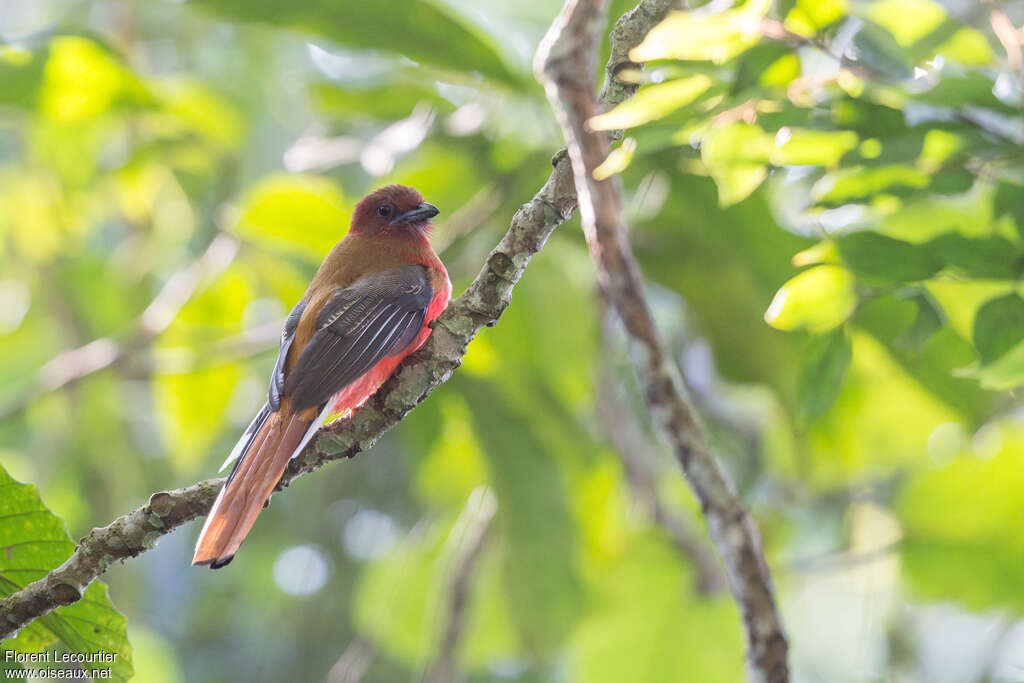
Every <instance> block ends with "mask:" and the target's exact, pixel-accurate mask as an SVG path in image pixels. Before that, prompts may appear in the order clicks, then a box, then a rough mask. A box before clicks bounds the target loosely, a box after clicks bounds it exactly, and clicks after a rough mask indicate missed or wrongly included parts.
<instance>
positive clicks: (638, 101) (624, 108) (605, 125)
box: [589, 74, 714, 130]
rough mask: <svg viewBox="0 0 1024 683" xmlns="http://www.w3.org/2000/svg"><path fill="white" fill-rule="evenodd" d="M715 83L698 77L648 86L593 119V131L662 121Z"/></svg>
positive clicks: (703, 76) (704, 76)
mask: <svg viewBox="0 0 1024 683" xmlns="http://www.w3.org/2000/svg"><path fill="white" fill-rule="evenodd" d="M713 83H714V81H712V80H711V78H710V77H709V76H707V75H706V74H696V75H694V76H691V77H689V78H680V79H677V80H674V81H669V82H667V83H657V84H655V85H648V86H646V87H643V88H640V90H638V91H637V93H636V94H635V95H634V96H633V97H631V98H629V99H628V100H626V101H625V102H623V103H622V104H620V105H618V106H617V107H615V108H614V109H612V110H611V111H609V112H605V113H604V114H598V115H597V116H595V117H593V118H591V119H590V121H589V123H590V127H591V128H593V129H594V130H618V129H621V128H632V127H634V126H639V125H641V124H644V123H647V122H649V121H654V120H656V119H660V118H663V117H665V116H667V115H668V114H671V113H672V112H674V111H675V110H676V109H679V108H680V107H685V106H686V105H688V104H690V103H691V102H693V101H695V100H696V99H697V98H699V97H700V96H701V95H703V94H704V93H706V92H707V91H708V89H709V88H711V86H712V85H713Z"/></svg>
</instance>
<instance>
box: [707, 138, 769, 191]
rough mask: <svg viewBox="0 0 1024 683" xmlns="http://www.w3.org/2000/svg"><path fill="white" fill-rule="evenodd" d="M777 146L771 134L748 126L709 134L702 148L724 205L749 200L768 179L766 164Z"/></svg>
mask: <svg viewBox="0 0 1024 683" xmlns="http://www.w3.org/2000/svg"><path fill="white" fill-rule="evenodd" d="M773 145H774V142H773V141H772V137H771V136H770V135H769V134H767V133H766V132H765V131H764V130H762V129H761V128H760V127H758V126H755V125H751V124H747V123H732V124H729V125H727V126H721V127H718V128H712V129H711V130H710V131H708V133H707V135H706V136H705V137H704V142H703V144H702V145H701V159H702V160H703V161H704V164H705V166H707V168H708V170H709V171H710V172H711V177H712V178H714V179H715V184H716V185H718V201H719V202H720V203H721V204H722V206H728V205H730V204H734V203H736V202H738V201H742V200H744V199H746V198H747V197H749V196H750V193H751V192H753V191H754V190H756V189H757V188H758V186H759V185H760V184H761V183H762V182H763V181H764V179H765V178H767V177H768V169H767V168H766V167H765V164H766V163H767V161H768V156H769V154H770V153H771V151H772V148H773Z"/></svg>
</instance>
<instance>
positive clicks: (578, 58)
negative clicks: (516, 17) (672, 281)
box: [535, 0, 789, 683]
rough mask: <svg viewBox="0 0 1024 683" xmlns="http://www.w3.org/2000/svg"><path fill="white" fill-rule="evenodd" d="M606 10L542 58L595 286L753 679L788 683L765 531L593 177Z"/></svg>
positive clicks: (612, 189) (595, 5)
mask: <svg viewBox="0 0 1024 683" xmlns="http://www.w3.org/2000/svg"><path fill="white" fill-rule="evenodd" d="M606 5H607V0H567V1H566V4H565V6H564V7H563V9H562V12H561V13H560V14H559V16H558V18H557V19H556V20H555V22H554V23H553V24H552V25H551V29H550V30H549V31H548V33H547V35H546V36H545V37H544V39H543V40H542V41H541V45H540V48H539V49H538V51H537V57H536V61H535V69H536V71H537V77H538V79H539V80H540V81H541V82H542V83H543V85H544V89H545V92H546V93H547V96H548V99H549V100H550V101H551V105H552V107H553V108H554V110H555V114H556V115H557V117H558V121H559V124H560V125H561V127H562V132H563V134H564V135H565V139H566V144H567V148H568V151H569V158H570V160H571V162H572V168H573V176H574V179H575V183H576V193H577V196H578V197H579V210H580V217H581V219H582V223H583V230H584V234H585V236H586V238H587V243H588V245H589V246H590V251H591V254H592V256H593V260H594V263H595V265H596V266H597V280H598V285H599V286H600V288H601V292H602V295H603V296H604V297H605V298H606V300H607V301H609V302H610V303H611V304H612V305H613V306H614V308H615V310H616V311H617V312H618V314H619V317H621V318H622V320H623V323H624V324H625V327H626V332H627V334H628V336H629V337H630V340H631V346H632V351H633V354H634V365H635V367H636V372H637V376H638V378H639V380H640V385H641V388H642V390H643V393H644V399H645V401H646V402H647V406H648V412H649V413H650V416H651V420H652V422H654V423H655V424H656V425H657V426H658V427H659V428H660V429H661V431H662V433H663V434H664V436H665V437H666V438H667V440H668V441H669V443H670V444H671V446H672V449H673V451H674V452H675V454H676V457H677V459H678V460H679V462H680V464H681V465H682V468H683V471H684V472H685V474H686V477H687V480H688V481H689V483H690V486H691V487H692V488H693V491H694V493H695V495H696V496H697V498H698V500H699V501H700V503H701V508H702V509H703V511H704V515H705V518H706V519H707V522H708V529H709V531H710V533H711V538H712V540H713V541H714V542H715V545H716V547H717V549H718V552H719V554H720V555H721V556H722V559H723V561H724V562H725V565H726V571H727V574H728V577H729V585H730V588H731V589H732V592H733V595H734V596H735V598H736V601H737V602H738V603H739V606H740V611H741V612H742V614H743V620H744V625H745V627H746V633H747V650H748V652H747V669H748V672H749V675H750V678H751V680H753V681H756V682H757V683H782V682H785V681H788V680H789V670H788V664H787V644H786V638H785V636H784V635H783V631H782V625H781V622H780V620H779V615H778V609H777V608H776V605H775V597H774V591H773V587H772V580H771V575H770V574H769V571H768V566H767V563H766V562H765V559H764V552H763V549H762V547H761V535H760V532H759V531H758V529H757V525H756V524H755V523H754V520H753V518H752V517H751V516H750V514H749V513H748V512H747V510H746V509H745V508H744V506H743V504H742V503H741V502H740V500H739V498H738V497H737V495H736V492H735V490H734V488H733V485H732V482H731V481H730V479H729V477H728V475H727V473H726V471H725V470H724V469H723V468H722V466H721V464H720V463H719V461H718V459H717V458H716V457H715V455H714V454H713V453H712V452H711V449H710V447H709V445H708V441H707V436H706V434H705V432H704V427H703V425H702V423H701V421H700V419H699V417H698V415H697V413H696V411H695V409H694V407H693V404H692V402H691V400H690V397H689V394H688V392H687V390H686V387H685V385H684V384H683V381H682V378H681V377H680V375H679V370H678V368H677V367H676V366H675V364H674V362H673V361H672V359H671V358H670V357H669V356H668V354H667V353H666V351H665V347H664V345H663V344H662V343H661V339H660V338H659V336H658V333H657V330H656V328H655V326H654V320H653V318H652V316H651V313H650V310H649V309H648V307H647V303H646V299H645V296H644V286H643V279H642V276H641V273H640V268H639V266H638V265H637V262H636V259H635V258H634V256H633V252H632V249H631V247H630V245H629V240H628V236H627V231H626V226H625V225H624V223H623V220H622V206H621V198H620V192H619V188H618V185H617V183H616V179H615V178H609V179H605V180H600V181H599V180H596V179H595V178H594V173H593V172H594V169H595V168H597V167H598V166H599V165H601V163H602V162H603V161H604V160H605V158H607V156H608V152H609V141H608V138H607V136H605V135H604V134H602V133H597V132H595V131H593V130H591V129H590V128H589V126H588V125H587V121H588V120H590V118H591V117H593V116H595V115H596V114H598V113H600V112H601V109H600V108H599V103H598V101H597V99H596V98H595V97H594V84H593V82H592V79H591V74H592V73H593V72H594V64H593V61H594V54H595V48H596V45H597V31H598V28H599V27H600V26H601V25H602V22H603V18H604V14H605V7H606Z"/></svg>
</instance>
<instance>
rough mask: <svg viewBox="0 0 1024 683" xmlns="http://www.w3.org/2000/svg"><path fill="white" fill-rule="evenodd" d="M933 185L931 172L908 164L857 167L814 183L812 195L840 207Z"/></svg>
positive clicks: (823, 202)
mask: <svg viewBox="0 0 1024 683" xmlns="http://www.w3.org/2000/svg"><path fill="white" fill-rule="evenodd" d="M930 182H931V176H929V174H928V173H926V172H924V171H921V170H919V169H916V168H914V167H913V166H909V165H906V164H891V165H886V166H854V167H850V168H843V169H840V170H838V171H835V172H833V173H829V174H828V175H827V176H825V177H824V178H822V179H821V180H819V181H818V182H817V183H815V185H814V188H813V190H812V192H811V194H812V196H813V197H814V199H815V201H817V202H819V203H821V204H825V205H828V206H840V205H842V204H846V203H849V202H850V201H851V200H854V199H862V198H866V197H872V196H874V195H878V194H881V193H883V192H888V193H896V192H898V191H905V190H916V189H921V188H924V187H928V184H929V183H930Z"/></svg>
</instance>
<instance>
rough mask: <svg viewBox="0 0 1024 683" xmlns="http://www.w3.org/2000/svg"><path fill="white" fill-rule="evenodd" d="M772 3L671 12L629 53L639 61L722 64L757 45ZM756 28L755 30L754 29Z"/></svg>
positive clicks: (761, 0) (760, 0) (763, 0)
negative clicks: (760, 20)
mask: <svg viewBox="0 0 1024 683" xmlns="http://www.w3.org/2000/svg"><path fill="white" fill-rule="evenodd" d="M770 6H771V3H770V2H767V1H766V0H749V1H748V2H747V3H746V4H744V5H743V6H742V7H740V8H739V9H728V10H725V11H724V12H717V13H715V12H700V13H698V12H670V13H669V15H668V17H666V18H665V20H664V21H662V22H661V23H660V24H658V25H657V26H655V27H654V28H653V29H651V31H650V33H648V34H647V36H646V37H645V38H644V39H643V42H641V43H640V44H639V45H638V46H636V47H635V48H633V49H632V50H631V51H630V53H629V58H630V59H632V60H633V61H635V62H648V61H651V60H655V59H685V60H699V61H711V62H714V63H716V64H722V63H724V62H727V61H729V60H730V59H732V58H733V57H735V56H736V55H738V54H740V53H742V52H743V51H744V50H746V49H747V48H749V47H751V46H753V45H755V44H757V42H758V41H759V40H760V37H761V36H760V32H759V31H757V30H756V24H757V20H758V18H759V17H762V16H764V15H765V13H766V12H767V11H768V8H769V7H770ZM751 26H754V27H755V28H754V30H751Z"/></svg>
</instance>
